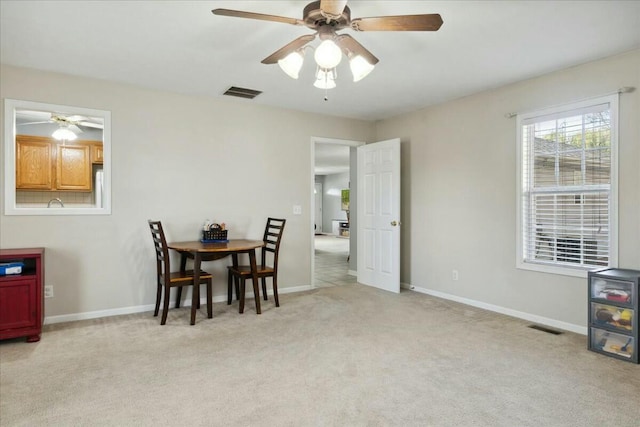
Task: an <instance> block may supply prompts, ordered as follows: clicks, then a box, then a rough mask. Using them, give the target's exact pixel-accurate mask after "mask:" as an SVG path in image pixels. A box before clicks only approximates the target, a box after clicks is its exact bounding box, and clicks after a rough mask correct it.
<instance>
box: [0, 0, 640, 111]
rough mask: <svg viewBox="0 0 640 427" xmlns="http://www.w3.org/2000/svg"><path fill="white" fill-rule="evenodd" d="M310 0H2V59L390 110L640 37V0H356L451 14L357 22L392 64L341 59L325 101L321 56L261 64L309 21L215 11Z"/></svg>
mask: <svg viewBox="0 0 640 427" xmlns="http://www.w3.org/2000/svg"><path fill="white" fill-rule="evenodd" d="M306 4H307V2H306V1H113V0H109V1H84V2H81V1H24V0H23V1H7V0H2V1H1V2H0V6H1V9H0V19H1V21H0V31H1V33H0V42H1V44H0V60H1V62H2V63H6V64H11V65H17V66H24V67H31V68H38V69H46V70H52V71H58V72H63V73H70V74H76V75H82V76H90V77H96V78H100V79H108V80H113V81H120V82H126V83H131V84H135V85H140V86H146V87H150V88H158V89H162V90H169V91H175V92H180V93H187V94H198V95H205V96H207V95H208V96H212V97H219V96H221V94H222V93H223V92H224V91H225V90H226V89H227V88H228V87H229V86H232V85H233V86H242V87H247V88H251V89H257V90H261V91H263V92H264V93H263V94H261V95H260V96H258V97H257V98H255V99H254V100H253V101H248V100H240V99H235V100H236V101H237V102H252V103H258V104H264V105H270V106H278V107H283V108H288V109H295V110H301V111H308V112H313V113H323V114H330V115H339V116H345V117H352V118H360V119H366V120H376V119H383V118H387V117H391V116H395V115H398V114H402V113H405V112H409V111H413V110H416V109H419V108H423V107H426V106H429V105H433V104H437V103H441V102H444V101H447V100H451V99H455V98H459V97H462V96H466V95H469V94H472V93H477V92H480V91H483V90H487V89H491V88H495V87H499V86H502V85H505V84H509V83H512V82H516V81H519V80H523V79H526V78H529V77H533V76H537V75H541V74H544V73H548V72H551V71H554V70H558V69H562V68H566V67H569V66H573V65H576V64H580V63H584V62H587V61H591V60H594V59H598V58H603V57H606V56H610V55H612V54H616V53H620V52H624V51H628V50H631V49H635V48H638V47H640V30H639V29H640V2H638V1H364V0H360V1H356V0H351V1H350V2H349V3H348V5H349V7H350V8H351V16H352V18H358V17H368V16H384V15H400V14H417V13H440V14H441V15H442V18H443V20H444V24H443V25H442V28H441V29H440V30H439V31H437V32H355V31H351V30H343V33H348V34H350V35H351V36H353V37H354V38H356V39H357V40H358V41H359V42H360V43H361V44H362V45H364V46H365V47H366V48H368V49H369V50H370V51H371V52H372V53H373V54H374V55H376V56H377V57H378V58H379V59H380V62H379V63H378V65H377V67H376V69H375V70H374V71H373V72H372V73H371V74H370V75H369V76H367V77H366V78H365V79H363V80H362V81H360V82H358V83H353V82H352V81H351V78H350V72H349V70H348V67H347V65H346V64H345V63H343V64H341V65H340V67H339V69H338V72H339V76H338V81H337V84H338V87H337V88H336V89H332V90H330V91H329V100H328V101H324V100H323V96H324V91H323V90H320V89H317V88H315V87H313V85H312V83H313V72H314V68H313V64H312V62H313V61H312V60H311V58H310V55H309V57H308V58H307V61H305V66H304V67H303V70H302V71H301V76H300V78H299V79H298V80H293V79H291V78H289V77H287V76H286V75H285V74H284V73H283V72H282V71H281V70H280V69H279V67H278V66H277V65H263V64H261V63H260V61H261V60H262V59H263V58H265V57H266V56H268V55H270V54H271V53H273V52H274V51H276V50H277V49H279V48H280V47H282V46H283V45H285V44H287V43H288V42H290V41H291V40H293V39H295V38H297V37H299V36H301V35H303V34H309V33H311V31H310V30H309V29H307V28H306V27H301V26H293V25H289V24H282V23H277V22H266V21H257V20H251V19H241V18H230V17H225V16H215V15H213V14H212V13H211V9H214V8H229V9H237V10H246V11H253V12H258V13H267V14H274V15H280V16H287V17H294V18H301V17H302V9H303V7H304V6H305V5H306ZM314 44H317V40H316V41H315V42H314ZM343 62H344V61H343Z"/></svg>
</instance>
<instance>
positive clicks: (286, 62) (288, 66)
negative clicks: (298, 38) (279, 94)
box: [278, 50, 304, 79]
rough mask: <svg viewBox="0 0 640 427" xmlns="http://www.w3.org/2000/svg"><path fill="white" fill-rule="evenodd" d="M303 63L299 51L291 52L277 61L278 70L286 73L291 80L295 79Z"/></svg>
mask: <svg viewBox="0 0 640 427" xmlns="http://www.w3.org/2000/svg"><path fill="white" fill-rule="evenodd" d="M303 62H304V57H303V56H302V54H301V53H300V52H299V51H297V50H296V51H294V52H291V53H290V54H289V55H287V56H285V57H284V58H282V59H280V60H278V65H279V66H280V68H282V71H284V72H285V73H287V75H288V76H289V77H291V78H292V79H297V78H298V73H300V69H301V68H302V63H303Z"/></svg>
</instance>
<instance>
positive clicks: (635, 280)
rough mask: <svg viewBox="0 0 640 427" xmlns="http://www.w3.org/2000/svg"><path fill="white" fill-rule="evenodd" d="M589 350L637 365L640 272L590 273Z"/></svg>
mask: <svg viewBox="0 0 640 427" xmlns="http://www.w3.org/2000/svg"><path fill="white" fill-rule="evenodd" d="M588 280H589V350H592V351H595V352H598V353H602V354H606V355H608V356H611V357H615V358H618V359H621V360H627V361H630V362H634V363H639V362H638V298H639V296H638V291H639V289H638V288H639V283H640V271H638V270H627V269H619V268H606V269H602V270H595V271H590V272H589V277H588Z"/></svg>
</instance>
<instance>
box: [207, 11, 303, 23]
mask: <svg viewBox="0 0 640 427" xmlns="http://www.w3.org/2000/svg"><path fill="white" fill-rule="evenodd" d="M211 12H212V13H213V14H214V15H221V16H232V17H235V18H249V19H260V20H262V21H273V22H282V23H284V24H292V25H304V22H303V21H301V20H300V19H295V18H287V17H286V16H276V15H266V14H264V13H254V12H243V11H241V10H232V9H213V10H212V11H211Z"/></svg>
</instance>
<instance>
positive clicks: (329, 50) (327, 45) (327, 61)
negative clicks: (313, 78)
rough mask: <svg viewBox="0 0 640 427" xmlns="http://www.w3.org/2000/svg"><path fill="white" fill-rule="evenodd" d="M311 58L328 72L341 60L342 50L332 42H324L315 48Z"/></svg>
mask: <svg viewBox="0 0 640 427" xmlns="http://www.w3.org/2000/svg"><path fill="white" fill-rule="evenodd" d="M313 57H314V58H315V60H316V63H317V64H318V66H319V67H320V68H324V69H325V70H330V69H332V68H335V67H336V66H337V65H338V64H339V63H340V61H341V60H342V50H341V49H340V48H339V47H338V45H337V44H335V43H334V41H333V40H325V41H323V42H322V43H320V46H318V47H317V48H316V51H315V53H314V55H313Z"/></svg>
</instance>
